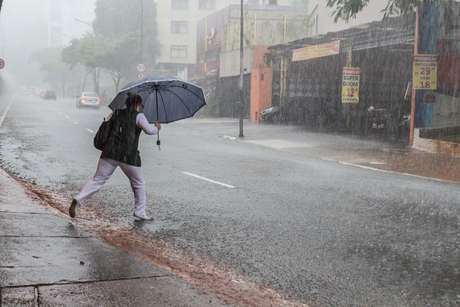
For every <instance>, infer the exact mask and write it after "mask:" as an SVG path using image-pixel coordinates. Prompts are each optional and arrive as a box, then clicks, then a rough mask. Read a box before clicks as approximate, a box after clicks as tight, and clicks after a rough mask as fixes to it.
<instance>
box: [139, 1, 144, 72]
mask: <svg viewBox="0 0 460 307" xmlns="http://www.w3.org/2000/svg"><path fill="white" fill-rule="evenodd" d="M140 1H141V26H140V30H141V34H140V48H141V50H140V51H141V52H140V60H141V63H142V64H143V63H144V0H140Z"/></svg>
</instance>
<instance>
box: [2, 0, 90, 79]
mask: <svg viewBox="0 0 460 307" xmlns="http://www.w3.org/2000/svg"><path fill="white" fill-rule="evenodd" d="M95 2H96V0H4V4H3V8H2V12H1V16H0V56H1V57H3V58H4V59H5V61H6V67H5V71H4V73H5V74H7V75H8V77H9V78H12V79H14V81H17V82H20V83H27V84H31V83H39V82H38V80H37V78H39V77H40V76H39V72H38V68H37V66H36V65H35V64H33V63H30V61H29V58H30V55H31V54H33V53H34V52H36V51H37V50H40V49H43V48H47V47H54V46H58V45H61V46H63V45H66V44H68V43H69V42H70V40H71V39H72V38H77V37H79V36H81V35H82V34H83V33H85V32H88V31H91V28H90V26H88V25H86V24H84V23H81V22H79V21H77V20H76V18H77V19H78V20H82V21H88V22H91V21H92V20H93V19H94V5H95Z"/></svg>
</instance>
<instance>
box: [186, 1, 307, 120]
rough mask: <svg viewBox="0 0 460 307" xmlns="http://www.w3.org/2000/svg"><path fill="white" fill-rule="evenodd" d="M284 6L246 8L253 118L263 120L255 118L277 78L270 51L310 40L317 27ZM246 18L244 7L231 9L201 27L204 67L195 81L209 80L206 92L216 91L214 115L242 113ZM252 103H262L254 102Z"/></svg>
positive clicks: (247, 85) (246, 67)
mask: <svg viewBox="0 0 460 307" xmlns="http://www.w3.org/2000/svg"><path fill="white" fill-rule="evenodd" d="M281 3H282V2H275V1H268V2H267V1H266V2H257V3H254V4H252V3H249V2H248V4H247V5H245V8H244V22H245V35H244V47H245V56H244V63H243V65H244V74H245V88H246V89H248V90H247V92H246V94H245V96H246V101H245V105H246V108H247V111H248V115H251V117H252V118H253V119H256V118H257V116H256V115H254V114H256V113H257V114H259V113H260V111H261V109H263V108H264V107H265V106H267V105H269V104H270V103H271V98H270V97H268V96H270V95H269V93H268V92H266V90H265V89H266V87H265V83H266V82H267V80H270V78H271V77H270V74H269V73H268V72H267V71H265V67H264V54H263V53H264V51H265V50H266V49H265V47H267V46H271V45H274V44H280V43H287V42H289V41H292V40H296V39H299V38H302V37H305V36H309V35H311V34H312V29H313V28H314V26H313V23H312V20H311V17H310V14H308V12H306V11H305V10H303V9H302V10H299V7H297V6H291V5H281ZM286 3H287V2H286ZM289 3H290V2H289ZM240 16H241V11H240V6H239V5H230V6H228V7H226V8H224V9H222V10H220V11H218V12H215V13H213V14H211V15H209V16H207V17H205V18H203V19H202V20H201V21H199V23H198V35H197V36H198V42H197V44H198V45H197V54H198V63H197V70H196V74H195V75H194V79H196V80H200V82H203V84H202V85H203V87H204V88H205V89H211V90H209V95H210V97H213V98H211V100H213V99H214V100H215V101H217V102H218V106H217V107H216V110H215V112H213V113H214V115H219V116H234V115H235V114H236V109H237V107H236V102H237V101H239V96H238V80H239V74H240ZM254 71H255V74H254V75H253V72H254ZM253 93H254V94H255V95H252V94H253ZM251 95H252V96H251ZM251 97H252V98H251ZM266 99H267V100H266ZM250 100H254V101H256V100H257V101H256V103H255V104H252V103H249V101H250ZM262 100H263V101H262ZM253 106H254V107H253Z"/></svg>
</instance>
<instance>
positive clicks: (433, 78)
mask: <svg viewBox="0 0 460 307" xmlns="http://www.w3.org/2000/svg"><path fill="white" fill-rule="evenodd" d="M413 80H414V82H413V83H414V89H416V90H437V89H438V58H437V56H435V55H416V56H415V58H414V75H413Z"/></svg>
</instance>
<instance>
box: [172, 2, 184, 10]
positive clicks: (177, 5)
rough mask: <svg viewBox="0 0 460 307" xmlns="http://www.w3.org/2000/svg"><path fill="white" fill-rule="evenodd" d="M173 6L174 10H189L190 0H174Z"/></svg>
mask: <svg viewBox="0 0 460 307" xmlns="http://www.w3.org/2000/svg"><path fill="white" fill-rule="evenodd" d="M171 7H172V9H173V10H187V9H188V0H172V1H171Z"/></svg>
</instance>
